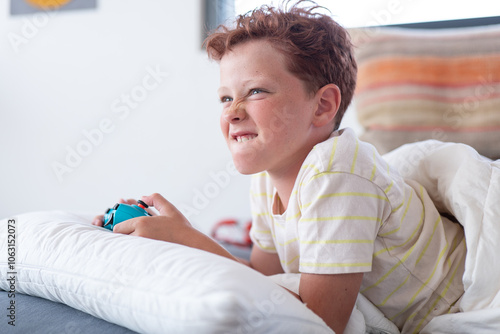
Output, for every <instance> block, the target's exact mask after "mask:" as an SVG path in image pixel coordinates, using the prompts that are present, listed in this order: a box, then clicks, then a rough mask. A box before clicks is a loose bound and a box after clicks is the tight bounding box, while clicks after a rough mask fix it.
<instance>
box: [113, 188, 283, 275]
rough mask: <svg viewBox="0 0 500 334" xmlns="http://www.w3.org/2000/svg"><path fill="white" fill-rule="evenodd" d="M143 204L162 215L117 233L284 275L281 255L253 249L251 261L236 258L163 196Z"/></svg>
mask: <svg viewBox="0 0 500 334" xmlns="http://www.w3.org/2000/svg"><path fill="white" fill-rule="evenodd" d="M142 200H143V201H144V202H145V203H146V204H148V205H149V206H153V207H154V208H156V209H157V210H158V211H159V212H160V215H158V216H154V217H138V218H133V219H129V220H126V221H124V222H121V223H120V224H117V225H116V226H115V227H114V229H113V232H117V233H123V234H129V235H135V236H141V237H145V238H150V239H156V240H163V241H168V242H173V243H177V244H181V245H185V246H188V247H192V248H197V249H201V250H204V251H207V252H210V253H214V254H217V255H220V256H224V257H227V258H229V259H231V260H235V261H238V262H241V263H243V264H245V265H247V266H249V267H251V268H253V269H255V270H257V271H259V272H261V273H263V274H264V275H274V274H279V273H283V269H282V267H281V263H280V260H279V257H278V255H277V254H273V253H266V252H264V251H262V250H260V249H259V248H258V247H254V248H253V249H252V253H251V257H250V261H246V260H243V259H240V258H237V257H235V256H233V255H232V254H231V253H229V252H228V251H227V250H226V249H225V248H224V247H222V246H221V245H219V244H218V243H217V242H216V241H214V240H213V239H212V238H210V237H209V236H207V235H205V234H203V233H202V232H200V231H198V230H197V229H195V228H194V227H192V226H191V224H190V223H189V221H188V220H187V219H186V217H184V215H183V214H182V213H181V212H180V211H179V210H177V208H176V207H175V206H173V205H172V204H171V203H170V202H168V201H167V200H166V199H165V198H164V197H163V196H161V195H160V194H153V195H151V196H145V197H143V198H142Z"/></svg>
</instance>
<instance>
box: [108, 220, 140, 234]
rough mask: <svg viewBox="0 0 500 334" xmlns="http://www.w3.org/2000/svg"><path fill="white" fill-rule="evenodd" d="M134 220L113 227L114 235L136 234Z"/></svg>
mask: <svg viewBox="0 0 500 334" xmlns="http://www.w3.org/2000/svg"><path fill="white" fill-rule="evenodd" d="M134 230H135V227H134V218H132V219H128V220H125V221H122V222H121V223H119V224H116V225H115V226H114V227H113V232H114V233H122V234H130V233H132V232H134Z"/></svg>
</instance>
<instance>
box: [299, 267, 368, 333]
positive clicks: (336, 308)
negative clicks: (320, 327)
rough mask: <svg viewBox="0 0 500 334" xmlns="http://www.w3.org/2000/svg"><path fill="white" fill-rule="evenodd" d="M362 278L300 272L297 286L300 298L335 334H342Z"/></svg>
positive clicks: (359, 276) (350, 275) (361, 276)
mask: <svg viewBox="0 0 500 334" xmlns="http://www.w3.org/2000/svg"><path fill="white" fill-rule="evenodd" d="M362 279H363V273H354V274H333V275H324V274H305V273H303V274H301V277H300V285H299V293H300V298H301V300H302V302H304V303H305V304H306V305H307V307H308V308H309V309H311V310H312V311H313V312H314V313H316V314H317V315H318V316H320V317H321V318H322V319H323V321H325V322H326V324H327V325H328V326H329V327H330V328H332V329H333V330H334V331H335V333H338V334H341V333H343V332H344V329H345V327H346V325H347V322H348V321H349V318H350V316H351V312H352V310H353V308H354V305H355V303H356V299H357V297H358V292H359V289H360V287H361V280H362Z"/></svg>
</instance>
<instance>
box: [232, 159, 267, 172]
mask: <svg viewBox="0 0 500 334" xmlns="http://www.w3.org/2000/svg"><path fill="white" fill-rule="evenodd" d="M233 162H234V167H235V168H236V170H237V171H238V172H239V173H240V174H243V175H252V174H257V173H260V172H263V171H264V170H262V169H260V168H256V166H250V165H249V164H246V163H239V162H238V161H236V160H233Z"/></svg>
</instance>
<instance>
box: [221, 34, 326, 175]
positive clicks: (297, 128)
mask: <svg viewBox="0 0 500 334" xmlns="http://www.w3.org/2000/svg"><path fill="white" fill-rule="evenodd" d="M218 94H219V97H220V100H221V102H222V105H223V111H222V115H221V119H220V123H221V129H222V133H223V134H224V137H225V139H226V142H227V145H228V147H229V150H230V151H231V154H232V157H233V160H234V163H235V166H236V168H237V169H238V171H240V172H241V173H243V174H253V173H258V172H261V171H268V172H269V173H270V174H272V173H278V174H275V175H280V174H279V173H287V172H288V171H290V170H291V169H293V170H297V168H300V166H301V165H302V162H303V161H304V159H305V158H306V156H307V154H308V153H309V151H310V150H311V148H312V146H314V144H315V143H314V142H313V139H312V136H311V131H312V130H313V128H314V127H313V125H312V124H311V121H312V115H313V114H314V112H315V108H316V102H315V101H316V99H315V97H314V96H311V94H308V93H307V92H306V89H305V84H304V82H302V81H301V80H300V79H298V78H297V77H296V76H294V75H293V74H291V73H290V72H289V71H288V69H287V68H286V62H285V57H284V55H283V54H282V53H281V52H280V51H278V50H277V49H276V48H274V47H273V46H272V45H271V44H270V43H269V42H268V41H265V40H257V41H250V42H246V43H243V44H238V45H236V46H235V47H234V48H233V50H232V51H230V52H228V53H227V54H225V55H224V57H222V59H221V61H220V88H219V90H218ZM297 171H298V170H297Z"/></svg>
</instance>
